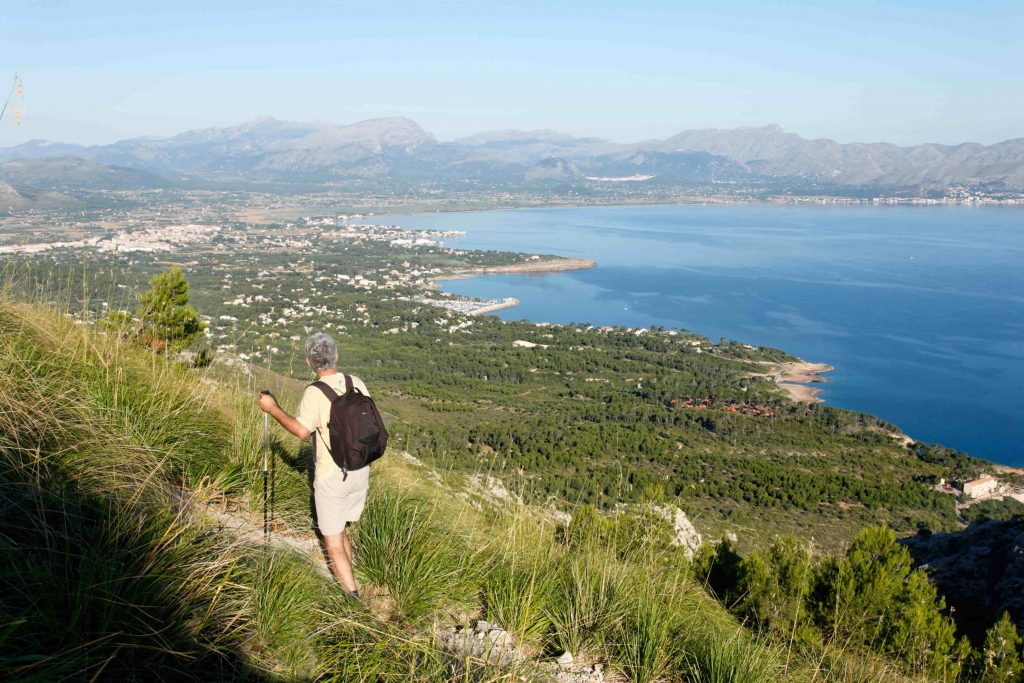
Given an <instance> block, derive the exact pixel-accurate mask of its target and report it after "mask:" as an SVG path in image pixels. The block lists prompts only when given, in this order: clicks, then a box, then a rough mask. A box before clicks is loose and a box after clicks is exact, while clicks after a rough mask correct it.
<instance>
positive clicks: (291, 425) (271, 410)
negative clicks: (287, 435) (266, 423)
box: [260, 393, 309, 439]
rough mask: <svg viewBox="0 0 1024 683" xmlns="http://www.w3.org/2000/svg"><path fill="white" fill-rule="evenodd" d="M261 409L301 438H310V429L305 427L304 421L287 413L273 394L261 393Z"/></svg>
mask: <svg viewBox="0 0 1024 683" xmlns="http://www.w3.org/2000/svg"><path fill="white" fill-rule="evenodd" d="M260 410H262V411H263V412H265V413H267V414H269V415H270V417H272V418H274V419H275V420H277V422H278V424H280V425H281V426H282V427H284V428H285V429H287V430H288V431H289V432H291V433H292V434H294V435H295V436H297V437H299V438H300V439H308V438H309V430H308V429H306V428H305V427H303V426H302V423H300V422H299V421H298V420H296V419H295V418H294V417H292V416H291V415H289V414H288V413H286V412H285V411H284V409H283V408H281V406H279V405H278V404H277V399H275V398H274V396H273V394H269V393H267V394H263V393H261V394H260Z"/></svg>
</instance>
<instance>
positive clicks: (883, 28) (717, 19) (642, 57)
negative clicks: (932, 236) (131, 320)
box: [0, 0, 1024, 145]
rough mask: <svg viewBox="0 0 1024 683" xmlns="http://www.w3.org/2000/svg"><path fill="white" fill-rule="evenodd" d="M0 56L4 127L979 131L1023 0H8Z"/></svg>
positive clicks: (88, 134) (70, 135) (1022, 18)
mask: <svg viewBox="0 0 1024 683" xmlns="http://www.w3.org/2000/svg"><path fill="white" fill-rule="evenodd" d="M147 5H149V6H152V7H153V9H145V7H146V6H147ZM0 69H2V70H3V71H7V72H9V73H8V74H6V75H5V74H3V73H2V72H0V76H4V77H5V78H9V77H10V75H13V73H15V72H17V73H18V74H19V75H20V76H21V77H22V78H23V79H24V82H25V95H24V101H23V102H22V106H23V108H24V109H25V112H26V113H25V117H24V122H23V124H22V125H21V126H20V127H16V126H15V125H14V121H13V119H11V120H9V119H8V118H6V117H5V119H4V120H3V121H0V144H2V145H7V144H15V143H18V142H23V141H26V140H29V139H32V138H46V139H51V140H62V141H68V142H82V143H100V142H111V141H114V140H118V139H123V138H126V137H134V136H141V135H171V134H174V133H178V132H181V131H183V130H187V129H190V128H196V127H206V126H210V125H231V124H235V123H240V122H242V121H247V120H250V119H253V118H255V117H257V116H273V117H276V118H281V119H288V120H299V121H310V120H328V121H333V122H338V123H350V122H353V121H358V120H361V119H367V118H373V117H379V116H408V117H410V118H412V119H414V120H416V121H418V122H419V123H420V124H421V125H423V126H424V127H425V128H426V129H427V130H429V131H430V132H432V133H434V134H435V135H437V136H438V137H439V138H440V139H451V138H455V137H458V136H460V135H466V134H469V133H473V132H478V131H482V130H491V129H497V128H520V129H532V128H553V129H556V130H560V131H564V132H568V133H574V134H592V135H600V136H603V137H610V138H612V139H616V140H621V141H633V140H640V139H645V138H649V137H664V136H667V135H670V134H672V133H674V132H677V131H679V130H682V129H685V128H693V127H733V126H742V125H764V124H768V123H778V124H781V125H782V126H783V127H784V128H786V129H787V130H790V131H793V132H796V133H799V134H801V135H804V136H806V137H831V138H833V139H836V140H839V141H841V142H851V141H864V142H873V141H888V142H895V143H899V144H914V143H920V142H943V143H956V142H963V141H968V140H971V141H977V142H984V143H991V142H995V141H998V140H1002V139H1006V138H1011V137H1024V0H977V1H972V2H964V1H963V0H960V1H958V2H948V1H946V0H932V1H926V0H918V1H916V2H898V1H891V0H890V1H885V2H876V1H874V0H851V1H842V2H840V1H829V0H823V1H821V2H817V3H806V4H803V3H793V2H768V1H766V2H725V1H723V2H717V3H710V2H708V3H689V2H683V1H680V0H676V1H664V2H659V1H654V0H633V1H632V2H606V1H603V0H587V1H583V2H562V1H560V0H547V1H540V2H532V1H531V2H519V1H516V0H503V1H500V2H496V1H495V2H447V1H445V0H423V1H421V2H386V1H380V2H365V3H364V2H317V1H315V0H304V1H302V2H295V1H293V0H276V1H275V2H269V3H266V2H261V1H259V0H251V1H248V2H237V1H236V0H206V1H205V2H193V1H192V0H167V1H166V2H159V3H157V2H151V1H149V0H135V1H134V2H106V1H104V0H80V1H76V0H35V1H33V0H20V1H19V0H4V1H3V9H2V10H0ZM4 94H5V95H6V92H5V93H4Z"/></svg>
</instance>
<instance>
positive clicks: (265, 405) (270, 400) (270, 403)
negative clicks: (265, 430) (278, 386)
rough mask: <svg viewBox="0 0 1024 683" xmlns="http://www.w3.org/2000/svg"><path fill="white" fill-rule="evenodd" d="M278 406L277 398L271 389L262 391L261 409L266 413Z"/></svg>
mask: <svg viewBox="0 0 1024 683" xmlns="http://www.w3.org/2000/svg"><path fill="white" fill-rule="evenodd" d="M276 407H277V399H276V398H274V395H273V394H272V393H270V392H269V391H261V392H260V410H262V411H263V412H264V413H270V412H273V410H274V408H276Z"/></svg>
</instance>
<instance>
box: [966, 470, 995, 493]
mask: <svg viewBox="0 0 1024 683" xmlns="http://www.w3.org/2000/svg"><path fill="white" fill-rule="evenodd" d="M998 485H999V484H998V482H997V481H996V480H995V479H994V478H992V477H990V476H988V475H985V476H984V477H979V478H977V479H974V480H972V481H969V482H967V483H966V484H964V493H965V494H967V495H968V496H970V497H971V498H981V497H982V496H985V495H988V494H990V493H992V492H993V491H995V490H996V487H997V486H998Z"/></svg>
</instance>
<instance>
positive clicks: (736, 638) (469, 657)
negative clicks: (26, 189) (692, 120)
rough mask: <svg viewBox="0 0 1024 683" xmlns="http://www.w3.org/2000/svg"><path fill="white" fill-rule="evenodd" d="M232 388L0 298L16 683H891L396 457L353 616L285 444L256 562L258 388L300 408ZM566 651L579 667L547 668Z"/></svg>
mask: <svg viewBox="0 0 1024 683" xmlns="http://www.w3.org/2000/svg"><path fill="white" fill-rule="evenodd" d="M236 373H237V371H234V370H229V369H227V368H223V367H222V368H219V369H216V370H215V371H213V372H212V374H211V373H210V372H204V373H200V372H197V371H194V370H189V369H186V368H182V367H180V366H176V365H173V364H170V363H168V362H166V361H165V360H164V359H163V358H159V357H154V356H152V355H150V354H149V352H147V351H144V350H142V349H139V348H135V347H133V346H131V345H129V344H126V343H125V342H119V341H117V340H116V339H114V338H112V337H111V336H108V335H107V334H106V333H104V332H102V331H100V330H95V329H92V328H90V327H89V326H83V325H76V324H74V322H73V321H72V320H70V319H68V318H67V317H65V316H63V315H61V314H59V313H56V312H53V311H50V310H45V309H41V308H39V307H34V306H26V305H22V304H13V303H11V302H10V301H9V300H2V301H0V387H3V389H0V391H2V398H3V403H4V405H5V409H4V411H2V412H0V503H2V506H0V510H2V515H0V555H2V562H0V618H2V623H3V624H4V628H3V630H2V631H0V671H2V672H3V675H4V676H5V677H6V678H8V679H15V678H17V679H19V680H67V679H70V680H118V681H120V680H136V679H147V680H154V679H160V680H170V679H173V680H204V681H208V680H237V679H241V678H245V679H257V680H259V679H267V680H311V679H316V680H329V681H335V680H336V681H352V680H375V681H377V680H423V681H441V680H453V679H458V680H488V681H494V680H524V679H525V680H545V679H550V680H554V679H557V680H560V681H576V680H580V681H583V680H591V681H596V680H602V679H606V676H607V680H624V679H628V680H634V681H655V680H680V681H683V680H685V681H705V680H715V681H770V680H771V681H774V680H793V681H798V680H812V679H813V680H819V681H823V680H824V681H833V680H834V681H869V680H874V681H880V680H900V678H901V677H900V675H899V674H898V673H897V670H896V667H895V665H893V664H891V663H887V662H886V661H884V660H879V659H874V658H872V657H868V656H866V655H856V654H853V653H844V652H842V651H837V650H836V649H835V648H834V647H833V648H828V649H826V650H825V651H819V652H817V653H815V652H813V651H808V652H798V651H797V650H794V649H793V648H792V645H787V644H786V643H785V642H781V643H772V642H769V641H767V640H762V639H757V638H753V637H752V636H751V634H750V633H749V632H747V631H746V630H744V629H743V628H741V627H740V626H739V625H738V624H737V623H736V622H735V621H734V620H733V619H732V618H731V617H730V616H729V615H728V614H727V613H726V612H725V611H724V610H723V609H722V608H721V607H720V606H718V604H717V603H716V602H715V601H714V600H712V599H710V598H709V597H708V596H707V595H706V594H705V592H704V591H703V589H702V588H701V586H700V585H699V584H698V583H695V582H694V580H693V579H692V578H691V574H690V572H689V569H688V565H687V563H686V562H685V561H683V560H682V557H681V555H680V554H679V551H677V550H674V549H673V548H672V547H671V546H670V545H669V546H666V545H664V544H663V540H661V539H663V538H664V536H663V535H662V533H663V532H664V530H665V528H664V525H663V524H664V523H663V522H660V521H658V520H659V519H660V517H658V516H657V515H655V516H643V515H641V516H637V517H632V518H630V519H629V520H624V521H623V524H626V526H621V525H620V524H619V523H615V524H613V526H612V527H607V526H604V525H605V523H604V522H602V523H600V524H598V525H597V526H594V525H593V524H590V525H589V526H588V524H584V523H583V522H582V520H581V521H577V523H576V524H575V525H573V524H570V525H569V526H568V527H566V526H564V523H560V522H558V521H557V520H555V519H553V518H552V517H551V516H550V514H548V513H545V512H544V511H543V510H541V509H536V508H531V507H529V506H525V505H523V504H521V503H518V502H516V501H515V500H514V499H511V500H510V499H507V498H502V497H501V496H498V497H497V499H495V496H494V493H493V491H491V492H488V491H486V490H483V491H481V490H480V489H478V488H474V486H473V480H472V478H466V477H465V476H463V475H458V474H455V473H446V472H436V471H431V470H429V469H425V467H424V466H423V465H422V464H419V463H418V462H417V460H416V458H415V457H414V456H412V455H408V456H404V455H402V454H400V453H397V452H394V453H391V454H390V455H389V456H388V457H387V458H385V460H384V461H382V467H380V468H378V469H375V473H374V484H373V488H372V491H371V500H370V501H369V504H368V507H367V513H366V514H365V515H364V518H363V520H362V521H361V522H360V523H359V524H358V526H357V528H356V532H355V533H356V548H357V550H356V555H357V567H356V572H357V576H358V578H359V579H360V580H361V581H362V583H363V585H364V589H365V591H366V593H367V594H368V596H369V598H368V599H367V601H366V605H365V606H363V605H360V604H358V603H356V602H354V601H352V600H351V599H350V598H348V597H347V596H345V595H343V594H342V593H341V592H340V591H339V590H337V589H336V587H335V586H334V584H333V583H332V581H331V579H329V578H327V577H326V576H325V575H324V572H323V564H322V559H321V558H320V557H319V555H318V554H317V553H316V552H315V548H316V544H315V541H314V537H313V536H312V534H311V533H310V520H309V517H308V512H307V510H308V488H307V485H306V474H307V472H306V470H305V465H304V463H305V458H306V457H307V455H308V454H307V452H306V451H304V450H302V449H300V450H294V449H293V448H292V446H293V444H291V443H289V442H288V441H284V442H282V441H280V440H279V437H280V436H281V434H280V432H278V431H276V430H275V431H274V432H273V433H272V435H271V436H272V440H271V446H272V457H271V458H270V463H271V473H270V486H269V494H270V496H269V500H268V508H267V510H268V513H269V517H270V520H269V521H270V530H271V535H270V543H269V544H264V543H262V542H261V541H262V534H261V524H260V513H261V512H262V511H263V509H264V508H263V505H262V502H263V495H262V494H263V491H264V488H263V486H262V476H261V464H260V460H261V457H262V450H261V445H262V444H261V438H260V431H259V425H260V423H259V421H258V420H257V415H256V413H255V410H254V406H253V399H252V397H253V394H254V392H255V389H256V386H254V385H255V384H257V383H258V385H266V384H270V385H271V386H272V387H273V388H275V389H276V390H277V391H278V392H279V394H280V396H281V398H282V400H283V401H285V402H286V403H287V404H292V403H293V402H294V400H295V395H294V393H290V390H289V387H290V386H291V383H290V382H289V381H288V380H285V379H284V378H280V377H271V376H266V375H262V374H261V372H260V371H256V370H255V369H252V368H250V369H248V370H247V371H245V372H243V373H242V375H238V374H236ZM588 529H590V531H588ZM598 529H604V531H601V532H600V533H597V530H598ZM478 620H483V621H486V622H487V624H485V625H482V626H481V625H477V626H476V627H474V626H473V624H474V623H476V622H477V621H478ZM565 651H568V652H571V653H572V654H573V655H574V659H575V661H574V662H573V663H572V664H571V665H570V664H568V663H567V660H568V658H563V664H562V665H559V664H555V663H554V661H553V660H554V656H555V655H558V654H560V653H562V652H565Z"/></svg>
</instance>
